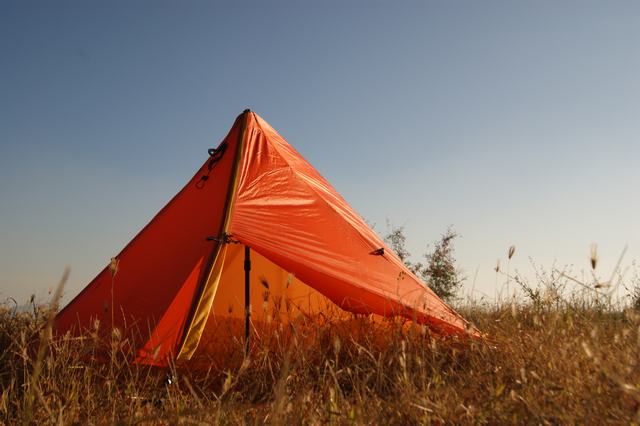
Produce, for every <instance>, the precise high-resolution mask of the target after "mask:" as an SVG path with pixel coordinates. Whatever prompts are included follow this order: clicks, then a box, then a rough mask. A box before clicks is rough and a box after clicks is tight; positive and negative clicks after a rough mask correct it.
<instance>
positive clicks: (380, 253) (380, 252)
mask: <svg viewBox="0 0 640 426" xmlns="http://www.w3.org/2000/svg"><path fill="white" fill-rule="evenodd" d="M369 254H372V255H374V256H384V247H380V248H379V249H375V250H374V251H372V252H371V253H369Z"/></svg>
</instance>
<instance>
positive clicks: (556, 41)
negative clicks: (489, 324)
mask: <svg viewBox="0 0 640 426" xmlns="http://www.w3.org/2000/svg"><path fill="white" fill-rule="evenodd" d="M246 107H250V108H251V109H252V110H254V111H256V112H257V113H258V114H260V115H261V116H262V117H264V118H265V119H266V120H267V121H268V122H269V123H270V124H271V125H272V126H273V127H275V128H276V129H277V130H278V131H279V132H280V133H281V134H282V135H283V136H284V137H285V138H286V139H287V140H288V141H289V142H290V143H291V144H292V145H293V146H294V147H295V148H296V149H298V150H299V151H300V152H301V153H302V154H303V156H305V157H306V158H307V159H308V160H309V161H310V162H311V163H312V164H313V165H315V166H316V167H317V169H318V170H319V171H320V172H321V173H322V174H323V175H324V176H325V177H326V178H327V179H328V180H329V181H330V182H332V183H333V185H334V186H335V187H336V189H337V190H338V191H339V192H341V193H342V195H343V196H344V197H345V198H346V199H347V201H348V202H349V203H350V204H351V205H352V206H353V207H354V208H355V209H356V210H357V211H358V212H359V213H360V214H361V215H362V216H364V217H365V218H366V219H367V220H368V221H369V222H370V223H374V224H375V227H376V229H377V230H378V231H379V232H381V233H383V232H384V231H385V229H386V222H387V220H389V221H391V222H393V223H395V224H397V225H404V226H405V230H406V233H407V235H408V239H409V241H408V243H409V244H408V248H409V249H410V251H411V252H412V253H414V254H416V255H419V254H421V253H423V252H424V251H425V247H426V245H427V243H429V242H432V241H433V240H436V239H437V238H438V236H439V234H440V233H442V232H443V231H444V230H445V229H446V227H447V226H448V225H453V226H454V227H455V229H456V230H457V231H458V232H459V233H460V234H461V238H460V239H459V240H457V242H456V250H457V252H456V254H457V258H458V262H459V265H460V267H462V268H463V269H464V270H465V272H466V275H467V276H468V277H469V279H468V281H467V284H466V289H465V291H466V292H470V291H471V290H472V288H473V290H474V294H475V295H476V297H481V296H482V295H483V294H486V295H488V297H495V295H496V294H497V291H498V290H497V289H496V277H495V273H494V272H493V268H494V266H495V263H496V259H498V258H502V259H503V264H504V258H505V256H506V251H507V248H508V247H509V246H510V245H512V244H515V245H516V247H517V252H516V256H515V258H514V259H513V261H512V264H511V268H512V269H518V270H520V271H521V272H522V273H523V274H527V275H530V276H532V271H533V269H532V266H531V264H530V260H529V258H532V259H533V260H534V261H535V262H536V263H537V264H540V265H541V266H544V267H546V268H549V267H550V266H551V265H552V264H553V263H554V262H556V264H557V265H559V266H562V265H566V264H568V265H574V266H573V270H574V272H575V274H576V275H579V274H580V271H581V270H582V269H586V267H587V262H588V255H589V246H590V244H591V243H598V247H599V252H600V257H601V260H602V262H601V268H602V271H601V274H602V275H603V276H606V275H608V273H610V271H611V268H612V266H613V264H614V263H615V260H616V259H617V257H618V256H619V254H620V252H621V251H622V249H623V248H624V246H625V245H627V244H628V246H629V251H628V253H627V256H626V258H625V262H624V263H625V264H626V265H630V264H631V262H632V260H633V259H635V258H638V257H640V226H639V221H640V201H639V200H638V185H639V184H640V167H639V165H640V2H637V1H626V2H625V1H557V0H553V1H504V2H495V1H477V0H472V1H407V2H403V1H335V2H329V1H291V2H274V1H269V2H264V1H259V2H249V1H243V2H221V1H220V2H218V1H209V2H204V1H202V2H200V1H183V2H169V1H166V2H165V1H109V2H98V1H55V2H51V1H42V2H34V1H24V0H21V1H7V0H2V1H0V299H5V298H6V297H10V296H11V297H14V298H16V299H18V300H19V301H20V302H24V301H25V300H27V299H28V297H29V295H30V294H32V293H35V294H37V295H38V296H39V298H41V299H44V298H45V297H46V295H47V290H48V289H49V288H50V287H51V286H53V285H55V283H56V281H57V280H58V278H59V277H60V275H61V274H62V271H63V268H64V266H65V265H70V266H71V268H72V270H71V279H70V282H69V285H68V287H67V296H66V299H67V300H68V299H69V297H71V296H73V295H74V294H76V293H77V292H78V291H79V290H80V289H81V288H82V287H83V286H84V285H86V284H87V283H88V282H89V281H90V280H91V278H93V276H94V275H95V274H97V273H98V272H99V270H101V269H102V268H103V267H104V266H105V265H106V264H107V263H108V261H109V259H110V258H111V257H112V256H114V255H115V254H117V253H118V252H119V251H120V249H121V248H122V247H123V246H124V245H125V244H126V243H127V242H128V241H129V240H130V239H131V238H132V237H133V236H134V235H135V234H136V232H137V231H138V230H139V229H140V228H141V227H142V226H144V225H145V224H146V223H147V222H148V221H149V220H150V219H151V218H152V217H153V215H154V214H155V213H156V212H157V211H158V210H159V209H160V208H161V207H162V206H163V205H164V204H165V203H166V202H167V201H168V200H169V199H170V198H171V197H172V196H173V195H174V194H175V193H176V192H177V191H178V190H179V189H180V188H181V187H182V186H183V184H184V183H185V182H186V180H187V179H188V178H190V177H191V176H192V174H193V173H194V171H195V170H196V169H197V167H198V166H199V165H200V164H201V163H202V161H203V160H204V158H206V149H207V148H209V147H213V146H216V145H217V144H218V142H219V141H220V139H221V138H222V137H223V136H224V135H225V134H226V132H227V131H228V129H229V127H230V126H231V124H232V123H233V120H234V118H235V117H236V116H237V114H239V113H240V112H241V111H242V110H243V109H244V108H246ZM599 268H600V267H599ZM476 272H477V278H476V279H475V280H474V277H476ZM474 281H475V283H474ZM501 281H502V280H501Z"/></svg>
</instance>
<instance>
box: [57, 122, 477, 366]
mask: <svg viewBox="0 0 640 426" xmlns="http://www.w3.org/2000/svg"><path fill="white" fill-rule="evenodd" d="M250 277H252V278H250ZM256 278H258V279H256ZM247 290H248V291H247ZM283 300H284V301H285V302H286V304H287V310H290V309H289V308H290V306H295V309H296V311H299V312H300V313H304V312H319V311H322V310H323V309H325V308H326V307H328V306H329V305H333V306H335V305H337V306H338V307H339V308H341V309H342V310H344V311H348V312H352V313H358V314H377V315H382V316H394V315H402V316H404V317H406V318H409V319H414V320H417V321H418V322H419V323H421V324H427V325H428V326H429V327H431V328H432V329H434V330H435V331H436V332H438V333H441V334H465V333H467V332H468V331H471V333H472V334H473V335H476V334H477V333H476V331H475V330H474V329H472V328H471V327H470V326H469V325H468V323H467V322H466V321H465V320H464V319H463V318H462V317H461V316H460V315H458V314H457V313H456V312H454V311H453V310H452V309H451V308H450V307H449V306H447V305H446V304H445V303H444V302H443V301H442V300H440V299H439V298H438V297H437V296H436V295H435V294H434V293H433V292H432V291H431V290H430V289H429V288H428V287H427V286H425V284H424V283H422V282H421V281H420V280H419V279H418V278H417V277H416V276H415V275H414V274H412V273H411V272H410V271H409V270H408V269H407V268H406V267H405V265H404V264H403V263H402V261H401V260H400V259H399V258H398V257H397V256H396V255H395V254H394V253H393V252H392V251H391V250H390V249H389V248H388V247H387V246H386V245H385V243H384V242H383V241H382V240H381V239H380V238H379V237H378V236H377V235H376V233H375V232H374V231H373V230H371V228H369V226H368V225H367V224H366V223H365V222H364V220H363V219H362V218H361V217H360V216H359V215H358V214H356V212H355V211H354V210H353V209H352V208H351V207H349V205H348V204H347V203H346V201H345V200H344V199H343V198H342V197H341V196H340V195H339V194H338V193H337V191H336V190H335V189H333V187H332V186H331V185H330V184H329V182H327V181H326V180H325V179H324V178H323V177H322V176H320V174H319V173H318V172H317V171H316V170H315V169H314V168H313V167H312V166H311V165H310V164H309V163H308V162H307V161H306V160H305V159H303V158H302V156H301V155H300V154H299V153H298V152H297V151H295V150H294V149H293V147H291V145H289V144H288V143H287V142H286V141H285V140H284V139H283V138H282V137H281V136H280V135H279V134H278V133H277V132H276V131H275V130H274V129H273V128H272V127H271V126H270V125H269V124H268V123H267V122H266V121H264V120H263V119H262V118H261V117H259V116H258V115H257V114H255V113H253V112H250V111H249V110H246V111H244V112H243V113H242V114H241V115H240V116H238V118H237V119H236V121H235V123H234V125H233V127H232V128H231V130H230V132H229V134H228V135H227V136H226V137H225V138H224V140H223V141H222V142H221V143H220V145H219V146H218V148H216V149H211V150H209V158H208V159H207V160H206V161H205V162H204V164H203V165H202V167H200V169H199V170H198V171H197V173H196V174H195V176H194V177H193V178H192V179H191V180H190V181H189V182H188V183H187V185H186V186H185V187H184V188H183V189H182V190H181V191H180V192H179V193H178V194H177V195H176V196H175V197H174V198H173V199H172V200H171V201H170V202H169V203H168V204H167V205H166V206H165V207H164V208H163V209H162V210H160V212H159V213H158V214H157V215H156V216H155V217H154V218H153V220H152V221H151V222H150V223H149V224H148V225H147V226H146V227H144V228H143V229H142V230H141V231H140V233H139V234H138V235H137V236H136V237H135V238H134V239H133V240H132V241H131V242H130V243H129V244H128V245H127V246H126V247H125V248H124V249H123V250H122V252H121V253H120V254H118V255H117V256H116V257H115V258H114V259H113V260H112V263H111V265H109V266H107V267H106V268H105V269H104V270H103V271H102V272H101V273H100V274H99V275H98V276H97V277H96V278H95V279H94V280H93V281H92V282H91V283H89V285H88V286H87V287H86V288H85V289H84V290H83V291H82V292H81V293H80V294H79V295H78V296H77V297H76V298H75V299H73V300H72V301H71V302H70V303H69V304H68V305H67V306H66V307H65V308H64V309H63V310H62V311H61V312H60V313H59V314H58V316H57V317H56V321H55V330H56V333H57V334H58V335H63V334H65V333H67V332H70V333H72V334H74V335H77V334H80V333H83V332H84V331H86V330H88V329H94V328H95V325H96V324H97V323H100V324H101V326H100V327H98V328H99V329H100V330H103V333H105V335H110V334H111V333H112V329H114V328H117V329H118V330H120V331H123V330H126V333H127V337H128V338H129V339H130V341H131V342H132V344H133V347H134V349H135V352H136V362H139V363H145V364H151V365H159V366H162V365H167V363H168V362H170V361H171V360H176V361H178V362H181V361H188V360H190V359H192V357H194V355H197V354H198V352H203V351H208V350H215V347H216V346H219V344H220V342H219V341H216V334H217V333H218V330H219V329H220V327H221V324H222V323H223V321H222V320H223V319H235V320H237V321H236V323H237V325H239V326H238V327H236V328H235V329H234V330H235V331H234V333H239V334H240V335H241V336H242V326H243V325H245V320H246V330H247V332H248V329H249V316H248V315H247V314H248V313H249V312H250V313H251V320H252V321H259V320H261V319H264V316H265V315H267V314H265V312H267V310H260V309H255V308H253V309H252V308H250V306H252V305H253V306H257V305H260V304H261V303H264V304H266V303H270V304H271V305H272V307H277V308H278V309H279V307H280V305H281V303H282V301H283ZM131 330H135V332H133V331H131ZM107 333H108V334H107ZM211 348H214V349H211Z"/></svg>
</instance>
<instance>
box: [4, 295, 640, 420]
mask: <svg viewBox="0 0 640 426" xmlns="http://www.w3.org/2000/svg"><path fill="white" fill-rule="evenodd" d="M459 310H460V311H461V312H462V313H463V315H465V316H466V317H467V318H468V319H469V320H471V321H472V322H473V323H474V324H476V325H477V326H478V328H480V329H481V330H482V331H483V332H484V333H486V335H487V338H486V339H485V340H484V341H481V342H470V341H462V340H452V339H443V338H440V337H434V336H431V335H430V333H429V332H428V330H427V329H425V328H423V327H416V326H412V325H411V324H410V323H405V324H402V323H401V322H398V321H397V320H396V321H387V322H384V323H381V322H373V321H370V320H369V319H367V318H359V319H357V320H354V321H355V322H354V323H353V324H350V325H349V326H348V327H344V324H342V325H341V324H337V323H332V322H331V321H328V322H325V323H324V324H322V325H315V326H314V328H313V329H310V328H307V329H305V328H304V327H300V328H298V329H297V330H294V331H291V330H290V331H289V332H284V331H282V330H287V329H286V327H283V328H280V330H281V331H282V332H277V333H274V334H273V335H271V336H270V338H269V339H266V338H265V339H263V340H262V341H261V344H260V345H257V344H256V345H255V347H254V350H253V352H252V354H251V357H250V359H248V360H246V361H244V362H238V363H236V365H231V366H230V368H229V369H228V370H226V371H200V372H188V371H185V370H184V369H180V368H176V369H171V370H169V371H163V370H158V369H150V368H146V367H140V366H132V365H130V364H128V363H126V362H124V361H123V360H122V358H121V356H120V353H115V352H116V351H114V353H112V356H111V359H110V361H109V362H106V363H91V362H87V361H86V359H87V357H86V354H87V351H88V350H89V351H90V350H91V348H90V347H91V345H92V344H94V343H95V342H92V340H91V338H90V337H91V336H88V338H87V339H86V340H84V341H67V342H63V343H56V342H54V343H53V344H52V345H49V346H48V347H46V349H43V350H42V351H40V353H38V351H37V348H35V349H34V348H30V347H29V341H30V338H31V336H33V335H36V334H37V333H38V331H39V330H40V329H41V328H42V326H43V324H45V323H46V321H47V311H46V309H44V308H40V307H35V306H34V307H33V310H32V312H22V313H15V312H14V311H13V310H12V309H11V308H10V307H9V306H6V305H5V307H3V308H2V310H1V312H0V357H1V358H0V383H1V385H2V396H1V399H0V421H1V422H3V423H14V422H21V423H39V424H52V423H55V424H58V423H59V424H85V423H93V424H103V423H118V424H134V423H135V424H256V423H259V424H261V423H269V424H291V423H294V424H302V423H304V424H327V423H331V424H418V423H432V424H447V423H456V424H511V423H514V424H522V423H528V424H566V423H569V424H574V423H582V424H583V423H590V424H610V423H613V424H630V423H634V422H635V423H638V422H640V366H639V365H638V353H639V350H640V333H639V327H640V313H639V312H638V311H637V310H634V309H631V308H626V309H622V308H617V309H614V308H613V307H611V306H610V305H608V304H604V303H600V302H598V301H597V300H590V301H589V302H586V301H584V300H583V301H581V302H578V301H576V300H573V301H571V302H568V301H564V300H562V299H560V298H557V297H556V298H554V297H546V298H535V297H534V298H531V299H527V300H523V301H522V302H520V303H493V304H489V305H477V304H476V305H469V304H467V305H466V306H462V307H459ZM354 324H355V325H354ZM45 330H46V327H45ZM116 340H117V336H116V337H115V338H114V341H116ZM45 341H46V339H45ZM236 344H237V349H238V353H240V354H241V350H242V349H241V347H242V344H241V342H236ZM114 345H115V346H114V347H118V348H122V347H123V346H122V345H121V344H120V343H117V344H116V343H114ZM118 350H119V349H118ZM83 354H84V355H83ZM167 379H169V380H167ZM169 381H170V382H171V383H169Z"/></svg>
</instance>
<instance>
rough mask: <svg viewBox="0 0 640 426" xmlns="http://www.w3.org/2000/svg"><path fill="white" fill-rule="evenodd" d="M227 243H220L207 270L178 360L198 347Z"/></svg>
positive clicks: (217, 285)
mask: <svg viewBox="0 0 640 426" xmlns="http://www.w3.org/2000/svg"><path fill="white" fill-rule="evenodd" d="M227 249H228V244H222V247H220V250H219V251H218V253H217V255H216V259H215V261H214V264H213V267H212V268H211V270H210V271H209V277H208V278H207V281H206V284H205V287H204V289H203V291H202V295H201V297H200V300H199V301H198V306H197V308H196V311H195V313H194V315H193V320H192V322H191V326H190V327H189V329H188V330H187V335H186V337H185V339H184V344H183V345H182V348H181V349H180V353H179V354H178V358H177V360H178V361H184V360H188V359H191V356H192V355H193V353H194V351H195V350H196V348H197V347H198V343H199V342H200V338H201V337H202V332H203V330H204V328H205V325H206V323H207V318H208V317H209V312H210V311H211V305H212V304H213V301H214V300H215V297H216V292H217V290H218V287H219V283H220V277H221V276H222V270H223V267H224V264H225V259H226V254H227V251H228V250H227Z"/></svg>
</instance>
